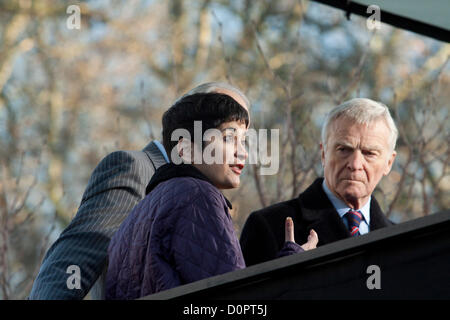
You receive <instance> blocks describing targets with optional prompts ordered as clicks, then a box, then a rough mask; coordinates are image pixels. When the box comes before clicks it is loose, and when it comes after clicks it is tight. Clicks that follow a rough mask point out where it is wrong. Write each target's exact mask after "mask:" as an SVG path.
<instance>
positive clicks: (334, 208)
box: [240, 98, 398, 265]
mask: <svg viewBox="0 0 450 320" xmlns="http://www.w3.org/2000/svg"><path fill="white" fill-rule="evenodd" d="M397 136H398V131H397V128H396V126H395V124H394V121H393V120H392V117H391V115H390V113H389V110H388V108H387V107H386V106H385V105H383V104H381V103H379V102H375V101H372V100H369V99H361V98H358V99H352V100H350V101H347V102H345V103H343V104H341V105H340V106H338V107H336V108H335V109H333V110H332V111H331V112H330V113H329V114H328V116H327V118H326V120H325V123H324V125H323V127H322V143H321V144H320V148H321V152H322V166H323V168H324V176H325V177H324V178H318V179H317V180H316V181H314V182H313V184H312V185H310V186H309V187H308V188H307V189H306V190H305V191H304V192H303V193H301V194H300V195H299V197H298V198H295V199H292V200H289V201H285V202H281V203H278V204H275V205H272V206H270V207H268V208H264V209H262V210H259V211H256V212H253V213H252V214H251V215H250V216H249V218H248V219H247V221H246V223H245V226H244V228H243V231H242V234H241V239H240V242H241V247H242V251H243V253H244V258H245V262H246V264H247V265H252V264H256V263H260V262H264V261H267V260H271V259H274V258H275V257H276V252H277V251H278V250H279V249H280V248H281V247H282V245H283V243H284V234H283V233H282V232H280V230H282V226H283V223H284V221H285V219H286V217H289V216H290V217H292V219H293V220H294V235H295V239H296V240H297V242H299V243H302V242H305V240H306V239H307V237H308V235H309V232H310V230H311V229H313V230H315V231H316V232H317V234H318V237H319V243H318V246H321V245H324V244H327V243H330V242H333V241H337V240H340V239H344V238H348V237H352V236H359V235H362V234H366V233H368V232H370V231H371V230H375V229H379V228H383V227H387V226H390V225H392V222H391V221H389V220H388V219H387V218H386V217H385V216H384V214H383V212H382V211H381V209H380V206H379V205H378V202H377V201H376V199H375V197H373V196H372V192H373V190H374V189H375V187H376V186H377V184H378V183H379V182H380V180H381V178H382V177H383V176H386V175H387V174H388V173H389V172H390V170H391V168H392V164H393V162H394V159H395V156H396V152H395V150H394V149H395V143H396V140H397ZM261 235H264V237H262V236H261Z"/></svg>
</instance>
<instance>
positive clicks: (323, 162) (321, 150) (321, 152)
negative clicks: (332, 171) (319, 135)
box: [320, 142, 325, 167]
mask: <svg viewBox="0 0 450 320" xmlns="http://www.w3.org/2000/svg"><path fill="white" fill-rule="evenodd" d="M320 155H321V161H322V167H324V164H325V148H324V146H323V144H322V142H321V143H320Z"/></svg>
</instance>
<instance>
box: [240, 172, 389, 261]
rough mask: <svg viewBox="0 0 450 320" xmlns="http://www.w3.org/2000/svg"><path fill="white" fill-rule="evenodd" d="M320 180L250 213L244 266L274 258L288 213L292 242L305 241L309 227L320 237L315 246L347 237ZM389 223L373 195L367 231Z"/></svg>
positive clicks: (243, 240)
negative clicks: (275, 202)
mask: <svg viewBox="0 0 450 320" xmlns="http://www.w3.org/2000/svg"><path fill="white" fill-rule="evenodd" d="M322 182H323V178H318V179H316V181H314V183H313V184H312V185H310V186H309V187H308V188H307V189H306V190H305V191H304V192H303V193H301V194H300V195H299V196H298V198H295V199H292V200H289V201H285V202H281V203H277V204H274V205H272V206H269V207H267V208H264V209H261V210H259V211H255V212H253V213H251V214H250V216H249V217H248V219H247V221H246V223H245V225H244V228H243V230H242V233H241V238H240V243H241V248H242V251H243V254H244V259H245V263H246V265H247V266H249V265H253V264H257V263H261V262H265V261H268V260H272V259H275V258H276V254H277V252H278V251H279V250H280V248H281V247H282V246H283V243H284V236H285V235H284V225H285V220H286V218H287V217H289V216H290V217H292V219H293V221H294V235H295V241H296V242H297V243H299V244H303V243H305V242H307V238H308V235H309V231H310V230H311V229H314V230H315V231H316V232H317V234H318V236H319V243H318V245H317V246H322V245H325V244H327V243H330V242H333V241H337V240H341V239H345V238H349V237H350V232H349V231H348V229H347V228H346V226H345V224H344V223H343V222H342V219H341V217H340V216H339V214H338V213H337V211H336V209H335V208H334V206H333V204H332V203H331V201H330V200H329V199H328V197H327V195H326V194H325V192H324V191H323V189H322ZM390 225H393V223H392V222H391V221H390V220H388V219H387V218H386V217H385V215H384V214H383V212H382V211H381V209H380V206H379V205H378V202H377V200H376V199H375V198H374V197H373V196H372V200H371V203H370V226H369V227H370V230H376V229H379V228H383V227H387V226H390Z"/></svg>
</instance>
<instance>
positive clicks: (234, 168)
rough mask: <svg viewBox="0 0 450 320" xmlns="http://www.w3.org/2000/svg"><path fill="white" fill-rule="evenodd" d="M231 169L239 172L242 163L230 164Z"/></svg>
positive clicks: (242, 166)
mask: <svg viewBox="0 0 450 320" xmlns="http://www.w3.org/2000/svg"><path fill="white" fill-rule="evenodd" d="M230 168H231V171H233V172H234V173H236V174H237V175H240V174H241V171H242V169H244V165H243V164H230Z"/></svg>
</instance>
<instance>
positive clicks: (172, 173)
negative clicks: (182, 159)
mask: <svg viewBox="0 0 450 320" xmlns="http://www.w3.org/2000/svg"><path fill="white" fill-rule="evenodd" d="M178 177H191V178H195V179H199V180H203V181H206V182H208V183H210V184H211V185H212V186H214V185H213V183H212V182H211V180H209V179H208V178H207V177H206V176H205V175H204V174H203V173H202V172H201V171H200V170H198V169H197V168H196V167H194V166H193V165H190V164H179V165H176V164H173V163H167V164H165V165H163V166H161V167H159V168H158V170H156V171H155V174H154V175H153V176H152V178H151V180H150V182H149V184H148V185H147V188H146V190H145V194H146V195H147V194H149V193H150V192H151V191H152V190H153V189H155V188H156V186H157V185H158V184H160V183H161V182H164V181H167V180H170V179H172V178H178ZM214 188H217V187H216V186H214ZM224 199H225V202H226V203H227V206H228V208H230V209H233V207H232V205H231V202H230V201H229V200H228V199H227V198H226V197H225V196H224Z"/></svg>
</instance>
